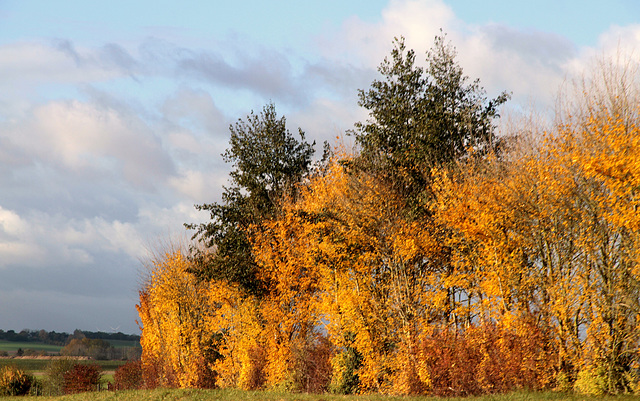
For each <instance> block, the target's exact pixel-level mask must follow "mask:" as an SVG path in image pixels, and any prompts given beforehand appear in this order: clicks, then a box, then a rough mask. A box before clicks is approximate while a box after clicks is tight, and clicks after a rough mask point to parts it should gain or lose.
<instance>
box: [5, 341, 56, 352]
mask: <svg viewBox="0 0 640 401" xmlns="http://www.w3.org/2000/svg"><path fill="white" fill-rule="evenodd" d="M18 348H22V349H23V350H27V349H33V350H36V351H47V352H51V353H59V352H60V348H62V347H61V346H59V345H51V344H45V343H38V342H13V341H4V340H0V351H7V352H9V353H15V352H16V351H17V350H18Z"/></svg>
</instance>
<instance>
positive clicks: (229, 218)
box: [187, 104, 315, 294]
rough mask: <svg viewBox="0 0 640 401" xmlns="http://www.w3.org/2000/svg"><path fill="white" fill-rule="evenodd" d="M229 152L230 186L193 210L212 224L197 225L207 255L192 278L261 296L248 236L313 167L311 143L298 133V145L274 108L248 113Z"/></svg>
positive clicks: (234, 127) (239, 123)
mask: <svg viewBox="0 0 640 401" xmlns="http://www.w3.org/2000/svg"><path fill="white" fill-rule="evenodd" d="M229 129H230V131H231V139H230V147H229V148H228V149H227V150H226V151H225V152H224V153H223V154H222V156H223V158H224V160H225V162H227V163H231V164H232V165H233V169H232V171H231V173H230V182H231V185H230V186H229V187H225V188H224V193H223V195H222V203H221V204H219V203H209V204H203V205H197V206H196V209H198V210H206V211H208V212H209V213H210V215H211V220H210V221H209V222H206V223H202V224H199V225H196V224H188V225H187V227H188V228H190V229H194V230H196V233H195V235H194V236H193V238H194V239H195V238H197V239H198V240H199V241H200V242H201V243H203V244H204V246H205V248H206V249H207V250H213V252H205V251H199V252H197V255H196V261H197V262H198V263H197V265H198V266H199V267H198V268H197V271H196V273H197V274H198V275H199V276H200V277H201V278H203V279H217V280H225V281H228V282H231V283H236V284H239V285H240V286H241V287H242V288H243V289H245V290H246V291H248V292H249V293H253V294H259V293H260V292H261V291H263V290H264V283H261V282H260V280H259V279H258V278H257V277H256V272H257V265H256V263H255V260H254V257H253V254H252V251H251V244H250V242H249V235H250V231H251V230H254V229H257V227H259V226H260V223H261V221H263V220H264V219H267V218H269V217H271V216H273V214H274V212H275V211H276V210H277V206H278V199H280V197H281V196H283V195H284V194H287V193H289V194H291V193H293V191H295V187H296V184H298V183H299V182H301V180H303V178H304V177H305V176H306V175H307V174H308V173H309V171H310V168H311V157H312V156H313V153H314V149H313V147H314V145H315V142H314V143H312V144H309V143H308V142H306V141H305V139H304V136H305V135H304V132H303V131H302V130H301V129H298V135H299V136H300V140H298V139H296V138H295V136H294V135H292V134H291V133H290V132H289V130H287V128H286V119H285V118H284V117H280V118H278V116H277V114H276V109H275V106H274V105H273V104H268V105H266V106H265V107H264V108H263V110H262V112H261V113H260V114H255V113H253V112H251V114H249V115H248V116H247V118H246V120H242V119H239V120H238V121H237V122H236V124H235V125H231V126H230V127H229Z"/></svg>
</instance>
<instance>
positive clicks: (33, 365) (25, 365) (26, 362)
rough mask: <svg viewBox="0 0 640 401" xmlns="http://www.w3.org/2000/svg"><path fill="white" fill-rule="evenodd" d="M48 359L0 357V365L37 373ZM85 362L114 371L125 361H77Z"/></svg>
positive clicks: (45, 366) (44, 367)
mask: <svg viewBox="0 0 640 401" xmlns="http://www.w3.org/2000/svg"><path fill="white" fill-rule="evenodd" d="M50 361H51V360H50V359H13V358H0V367H2V366H6V365H13V366H17V367H18V368H20V369H22V370H24V371H26V372H28V373H37V372H44V371H45V369H46V368H47V365H48V364H49V362H50ZM78 362H80V363H86V364H96V365H100V367H102V370H103V371H114V370H116V369H117V368H118V367H119V366H122V365H124V364H125V363H126V361H78Z"/></svg>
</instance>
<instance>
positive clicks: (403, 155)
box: [355, 35, 509, 205]
mask: <svg viewBox="0 0 640 401" xmlns="http://www.w3.org/2000/svg"><path fill="white" fill-rule="evenodd" d="M445 38H446V37H445V35H441V36H436V38H435V42H434V46H433V48H432V49H431V50H430V51H429V52H427V64H428V66H427V68H426V69H424V68H422V67H420V66H417V65H415V57H416V56H415V52H414V51H413V50H407V49H406V46H405V44H404V38H400V39H398V38H396V39H395V41H394V45H395V47H394V49H393V50H392V52H391V59H388V58H385V59H384V61H383V62H382V64H381V65H380V67H379V68H378V71H380V73H381V74H382V75H383V77H384V80H376V81H374V82H373V83H372V84H371V88H370V89H369V90H368V91H364V90H360V92H359V105H360V106H362V107H364V108H366V109H367V110H368V111H369V116H370V117H371V119H370V120H367V121H366V122H364V123H363V122H360V123H357V124H356V133H355V136H356V141H357V143H358V144H359V145H360V147H361V157H360V160H359V164H360V165H361V166H364V168H366V169H370V170H373V171H375V172H377V173H378V174H379V175H380V176H381V177H384V178H385V179H387V180H389V181H391V182H392V183H393V185H394V187H395V189H396V190H399V191H401V193H402V194H404V195H406V196H407V197H408V201H409V204H410V205H411V203H413V202H415V201H416V197H417V196H418V195H419V194H424V193H425V190H428V183H429V181H430V179H429V174H430V172H429V170H430V168H432V167H434V166H439V165H443V164H448V163H450V162H452V161H455V160H457V159H459V158H461V157H463V156H464V155H466V154H467V153H468V151H469V150H470V149H473V151H474V152H486V151H488V150H490V149H493V148H495V146H496V141H495V138H494V126H493V120H494V119H495V118H497V117H499V115H498V107H499V106H500V105H502V104H503V103H505V102H506V101H507V100H508V98H509V95H508V94H507V93H504V92H503V93H502V94H500V95H499V96H498V97H497V98H495V99H492V100H487V98H486V95H485V91H484V89H483V88H482V87H480V83H479V80H475V81H473V82H471V83H469V82H468V80H469V78H468V77H467V76H465V75H463V70H462V68H461V67H460V66H459V65H458V64H457V62H456V60H455V57H456V51H455V48H453V47H452V46H451V45H450V44H448V43H447V42H446V41H445Z"/></svg>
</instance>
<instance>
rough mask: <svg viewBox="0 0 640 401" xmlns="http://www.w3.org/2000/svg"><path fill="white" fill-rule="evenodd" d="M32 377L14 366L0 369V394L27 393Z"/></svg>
mask: <svg viewBox="0 0 640 401" xmlns="http://www.w3.org/2000/svg"><path fill="white" fill-rule="evenodd" d="M32 383H33V377H32V376H31V375H28V374H26V373H25V372H24V371H23V370H22V369H18V368H17V367H15V366H5V367H3V368H1V369H0V396H6V395H26V394H29V390H30V389H31V384H32Z"/></svg>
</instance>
